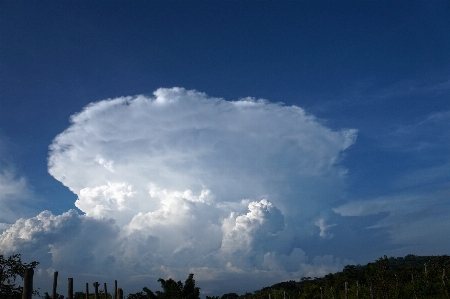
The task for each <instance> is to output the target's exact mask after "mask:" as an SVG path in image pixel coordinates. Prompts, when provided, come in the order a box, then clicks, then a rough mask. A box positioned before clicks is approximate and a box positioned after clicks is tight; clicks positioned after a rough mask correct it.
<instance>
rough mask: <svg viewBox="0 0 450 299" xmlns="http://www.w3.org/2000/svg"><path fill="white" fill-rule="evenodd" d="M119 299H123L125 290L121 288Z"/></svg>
mask: <svg viewBox="0 0 450 299" xmlns="http://www.w3.org/2000/svg"><path fill="white" fill-rule="evenodd" d="M118 295H119V299H123V290H122V289H121V288H119V290H118Z"/></svg>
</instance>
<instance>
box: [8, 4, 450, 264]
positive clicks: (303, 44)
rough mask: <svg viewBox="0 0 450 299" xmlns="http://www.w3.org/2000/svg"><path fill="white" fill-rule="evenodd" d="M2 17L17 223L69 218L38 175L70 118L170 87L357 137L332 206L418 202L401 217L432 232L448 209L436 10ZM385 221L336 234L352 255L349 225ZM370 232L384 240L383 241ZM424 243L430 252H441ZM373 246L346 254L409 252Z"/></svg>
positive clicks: (107, 11)
mask: <svg viewBox="0 0 450 299" xmlns="http://www.w3.org/2000/svg"><path fill="white" fill-rule="evenodd" d="M0 9H1V15H0V17H1V20H0V22H1V23H0V25H1V36H0V62H1V64H0V72H1V77H0V80H1V81H0V155H1V156H0V167H1V168H3V172H4V171H5V170H6V169H7V170H8V171H12V172H13V173H14V176H15V178H16V179H19V178H20V177H22V178H24V179H26V185H27V186H26V188H27V190H28V191H29V193H27V194H28V195H29V196H30V197H32V198H33V200H30V201H29V202H28V203H27V201H26V199H23V198H22V199H21V200H22V201H23V202H25V205H27V206H28V207H31V208H30V209H29V210H26V211H25V212H23V213H22V214H21V212H17V214H16V216H17V218H18V217H33V216H35V215H36V214H38V213H39V212H40V211H42V210H50V211H51V212H52V213H53V214H55V215H59V214H61V213H63V212H65V211H67V210H68V209H72V208H75V206H74V202H75V200H76V198H77V195H75V194H73V193H72V192H70V191H69V190H68V189H67V188H66V187H64V186H63V185H62V184H61V183H60V182H59V181H57V180H55V179H54V178H53V177H52V176H51V175H50V174H48V172H47V158H48V155H49V151H48V147H49V145H50V144H51V142H52V140H53V139H54V138H55V137H56V136H57V135H58V134H60V133H61V132H63V131H64V130H65V129H67V128H68V127H69V125H70V121H69V118H70V116H71V115H73V114H75V113H77V112H80V111H81V110H82V109H83V107H85V106H86V105H88V104H89V103H91V102H97V101H100V100H104V99H107V98H116V97H120V96H133V95H137V94H145V95H149V96H151V94H152V93H153V92H154V91H155V90H156V89H157V88H160V87H165V88H171V87H175V86H177V87H183V88H185V89H188V90H190V89H195V90H198V91H200V92H204V93H206V94H208V95H209V96H212V97H221V98H224V99H225V100H238V99H239V98H243V97H247V96H250V97H254V98H264V99H267V100H268V101H270V102H283V103H285V105H287V106H290V105H296V106H299V107H302V108H304V109H305V110H306V112H307V113H310V114H312V115H314V116H315V117H316V118H317V119H318V120H319V122H320V123H321V124H323V125H324V126H326V127H329V128H331V129H332V130H341V129H346V128H353V129H357V130H358V134H357V139H356V142H355V143H354V145H352V146H351V147H350V148H349V149H347V150H345V152H344V153H343V155H342V157H341V165H342V166H343V167H345V168H346V169H347V170H348V175H347V178H346V180H345V188H344V189H345V190H344V191H345V194H346V195H345V197H343V198H342V197H341V198H339V199H335V200H331V205H332V206H333V207H334V208H337V207H338V206H341V205H344V204H347V203H351V202H353V201H355V202H361V201H375V202H378V201H379V200H386V201H387V202H389V200H391V199H392V198H397V199H398V198H405V197H408V196H411V195H412V194H415V195H417V196H419V197H421V198H422V199H418V201H419V202H420V204H419V203H418V204H417V205H419V206H420V208H417V209H416V210H412V211H411V215H409V214H408V213H407V212H405V214H408V215H409V216H408V215H407V216H405V219H408V220H410V221H415V220H414V219H416V218H414V217H419V216H417V215H419V214H420V213H425V214H426V213H427V212H426V211H431V212H429V213H430V214H427V215H429V217H430V218H426V219H428V220H424V221H425V222H424V223H430V222H432V221H431V220H430V219H432V218H433V213H434V212H433V211H435V210H440V211H441V212H442V211H444V213H446V212H448V211H449V205H450V203H449V201H448V198H449V197H448V195H449V194H450V186H449V184H448V181H449V179H450V175H449V173H450V172H448V170H450V166H449V165H450V161H449V156H450V155H449V154H450V142H449V136H450V135H449V122H450V54H449V53H450V18H449V16H450V2H448V1H407V2H406V1H392V2H391V1H358V2H357V1H289V2H286V1H271V2H269V1H185V2H183V1H113V2H109V1H108V2H107V1H89V2H88V1H83V2H79V1H34V2H31V1H28V2H25V1H2V2H1V4H0ZM0 171H2V170H1V169H0ZM30 194H31V195H30ZM0 199H1V197H0ZM5 202H6V200H5ZM406 205H409V204H406ZM411 205H413V206H416V205H415V204H411ZM369 209H370V208H369ZM79 212H80V211H79ZM80 213H81V212H80ZM345 213H347V214H345ZM344 214H345V215H344ZM387 215H391V216H393V217H395V215H396V214H395V213H394V212H393V211H391V210H389V208H385V209H382V210H380V212H379V213H375V215H365V216H366V218H364V217H363V216H364V215H356V214H354V215H353V214H352V215H350V214H348V212H342V211H341V216H342V217H343V218H346V219H347V218H348V219H350V218H351V219H353V220H352V221H355V223H354V224H351V223H350V222H349V223H347V224H348V227H346V226H345V225H344V224H338V225H337V226H336V228H337V227H342V231H341V234H342V236H348V234H350V235H352V236H353V237H355V238H356V239H351V237H349V238H350V239H349V240H353V242H362V241H361V240H359V239H358V238H360V237H359V236H360V235H358V234H363V233H362V231H360V230H359V229H356V228H354V227H352V225H355V226H358V225H364V223H372V224H373V225H375V223H377V221H378V220H380V219H385V220H386V222H385V223H384V224H385V225H386V227H389V228H392V227H395V225H396V223H395V221H394V220H393V219H390V218H389V217H388V216H387ZM402 215H403V214H402ZM0 216H1V214H0ZM358 216H361V217H362V218H361V219H363V218H364V219H366V220H364V221H363V220H361V221H362V222H358V221H357V219H359V218H358ZM419 218H420V217H419ZM419 218H417V219H419ZM389 219H390V220H389ZM402 219H403V218H402ZM420 219H422V218H420ZM335 221H338V220H335ZM365 221H366V222H365ZM381 221H383V220H381ZM402 221H403V220H402ZM0 222H7V223H10V222H8V221H5V220H4V219H3V220H2V219H0ZM331 222H332V221H331ZM339 223H340V222H339ZM444 224H446V225H447V226H448V225H449V224H450V223H449V221H448V220H447V222H444ZM421 225H422V224H421ZM423 225H424V224H423ZM440 225H442V224H440ZM411 229H412V228H411ZM430 230H434V228H433V226H431V228H430ZM388 231H389V233H390V235H389V237H386V234H389V233H388ZM335 235H336V236H340V234H339V233H338V232H335ZM380 235H381V236H383V237H382V238H383V240H387V239H389V240H394V239H396V236H395V233H394V232H393V231H392V230H389V229H386V230H385V231H384V230H383V229H381V232H380ZM377 236H378V235H377ZM441 237H443V236H441ZM373 238H374V239H376V236H375V235H374V236H373ZM368 239H370V240H372V239H371V238H368ZM341 240H342V241H344V240H345V238H344V239H341ZM355 240H359V241H355ZM437 240H439V238H437ZM329 242H331V243H330V246H331V245H333V246H335V247H336V251H335V253H334V254H335V256H337V257H342V258H350V256H346V253H345V252H346V247H345V246H344V247H343V246H339V243H340V241H339V239H338V238H336V237H335V238H334V239H332V240H330V241H329ZM345 242H346V241H345ZM405 242H406V241H405ZM411 242H412V243H411V244H413V243H414V244H416V243H417V242H419V241H418V240H413V241H411ZM436 242H437V243H436V244H433V246H435V248H437V249H436V251H439V250H441V249H442V248H445V246H446V243H445V244H444V243H439V241H436ZM382 243H383V244H382V245H380V246H381V248H380V249H379V252H375V251H374V252H372V253H371V254H368V255H367V254H366V253H363V252H360V254H359V255H358V254H357V253H355V252H351V254H352V255H355V258H354V260H356V261H358V262H364V261H366V262H367V261H368V260H365V259H368V258H372V257H377V254H378V253H379V255H378V256H381V255H382V254H384V253H385V252H393V253H398V254H403V253H404V254H408V253H416V252H406V251H405V252H403V251H401V250H399V251H395V249H396V248H398V247H400V248H401V245H398V244H397V243H395V242H394V243H395V244H394V245H392V244H391V245H389V244H390V243H389V242H388V241H386V242H384V241H383V242H382ZM317 244H318V243H317V242H313V241H311V242H309V241H308V242H305V244H304V246H303V249H305V251H306V252H307V254H308V250H307V249H308V248H310V250H311V251H314V248H315V246H318V245H317ZM402 244H403V243H402ZM408 244H409V243H408ZM411 244H409V245H405V247H406V248H408V249H405V250H410V249H411V250H412V249H414V248H416V247H414V246H412V245H411ZM410 245H411V246H412V247H408V246H410ZM375 247H376V246H375ZM447 248H448V247H447ZM416 249H417V253H418V254H438V252H436V251H433V250H430V251H429V252H426V249H424V247H423V246H422V247H421V246H419V247H417V248H416ZM389 250H391V251H389ZM324 251H326V250H324ZM318 252H320V250H318ZM440 253H441V254H444V253H447V254H448V252H440ZM320 254H330V253H329V252H321V253H320Z"/></svg>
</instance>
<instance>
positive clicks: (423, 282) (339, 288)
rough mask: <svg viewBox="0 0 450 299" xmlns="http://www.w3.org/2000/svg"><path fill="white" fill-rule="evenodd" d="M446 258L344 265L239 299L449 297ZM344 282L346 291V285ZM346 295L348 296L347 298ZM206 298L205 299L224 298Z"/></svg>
mask: <svg viewBox="0 0 450 299" xmlns="http://www.w3.org/2000/svg"><path fill="white" fill-rule="evenodd" d="M449 272H450V257H449V256H446V255H444V256H437V257H434V256H415V255H412V254H410V255H407V256H406V257H404V258H403V257H399V258H394V257H391V258H388V257H387V256H384V257H382V258H379V259H378V260H377V261H375V262H373V263H368V264H367V265H365V266H361V265H347V266H345V267H344V269H343V270H342V271H341V272H337V273H334V274H331V273H330V274H328V275H325V277H321V278H314V279H312V278H311V277H303V278H302V279H300V281H293V280H291V281H286V282H281V283H277V284H275V285H273V286H270V287H265V288H263V289H261V290H258V291H255V292H254V293H253V294H251V293H247V294H245V295H241V296H238V297H237V298H239V299H259V298H261V299H262V298H264V299H268V298H269V295H270V298H271V299H321V298H324V299H325V298H330V299H331V298H333V299H338V298H348V299H356V298H360V299H362V298H374V299H377V298H380V299H381V298H382V299H385V298H386V299H387V298H389V299H400V298H405V299H418V298H422V299H427V298H434V299H436V298H450V296H449V294H450V280H449V278H448V277H447V275H446V273H447V274H448V273H449ZM346 283H347V291H346V289H345V285H346ZM346 294H347V295H346ZM228 296H229V294H225V295H223V296H221V297H219V296H214V297H209V296H207V297H206V299H227V298H228Z"/></svg>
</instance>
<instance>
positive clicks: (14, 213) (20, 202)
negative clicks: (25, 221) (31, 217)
mask: <svg viewBox="0 0 450 299" xmlns="http://www.w3.org/2000/svg"><path fill="white" fill-rule="evenodd" d="M32 198H33V196H32V192H31V191H30V188H29V186H28V184H27V181H26V179H25V178H24V177H21V176H17V175H16V174H15V172H14V171H13V170H11V169H3V170H0V225H1V226H2V227H3V228H5V227H7V225H6V224H11V223H13V222H14V221H16V220H17V218H19V217H21V216H25V215H27V214H29V212H30V208H29V206H27V205H26V201H28V202H30V200H31V199H32ZM1 231H2V229H1V227H0V232H1Z"/></svg>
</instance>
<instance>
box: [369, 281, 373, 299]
mask: <svg viewBox="0 0 450 299" xmlns="http://www.w3.org/2000/svg"><path fill="white" fill-rule="evenodd" d="M370 299H373V285H372V283H370Z"/></svg>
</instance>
